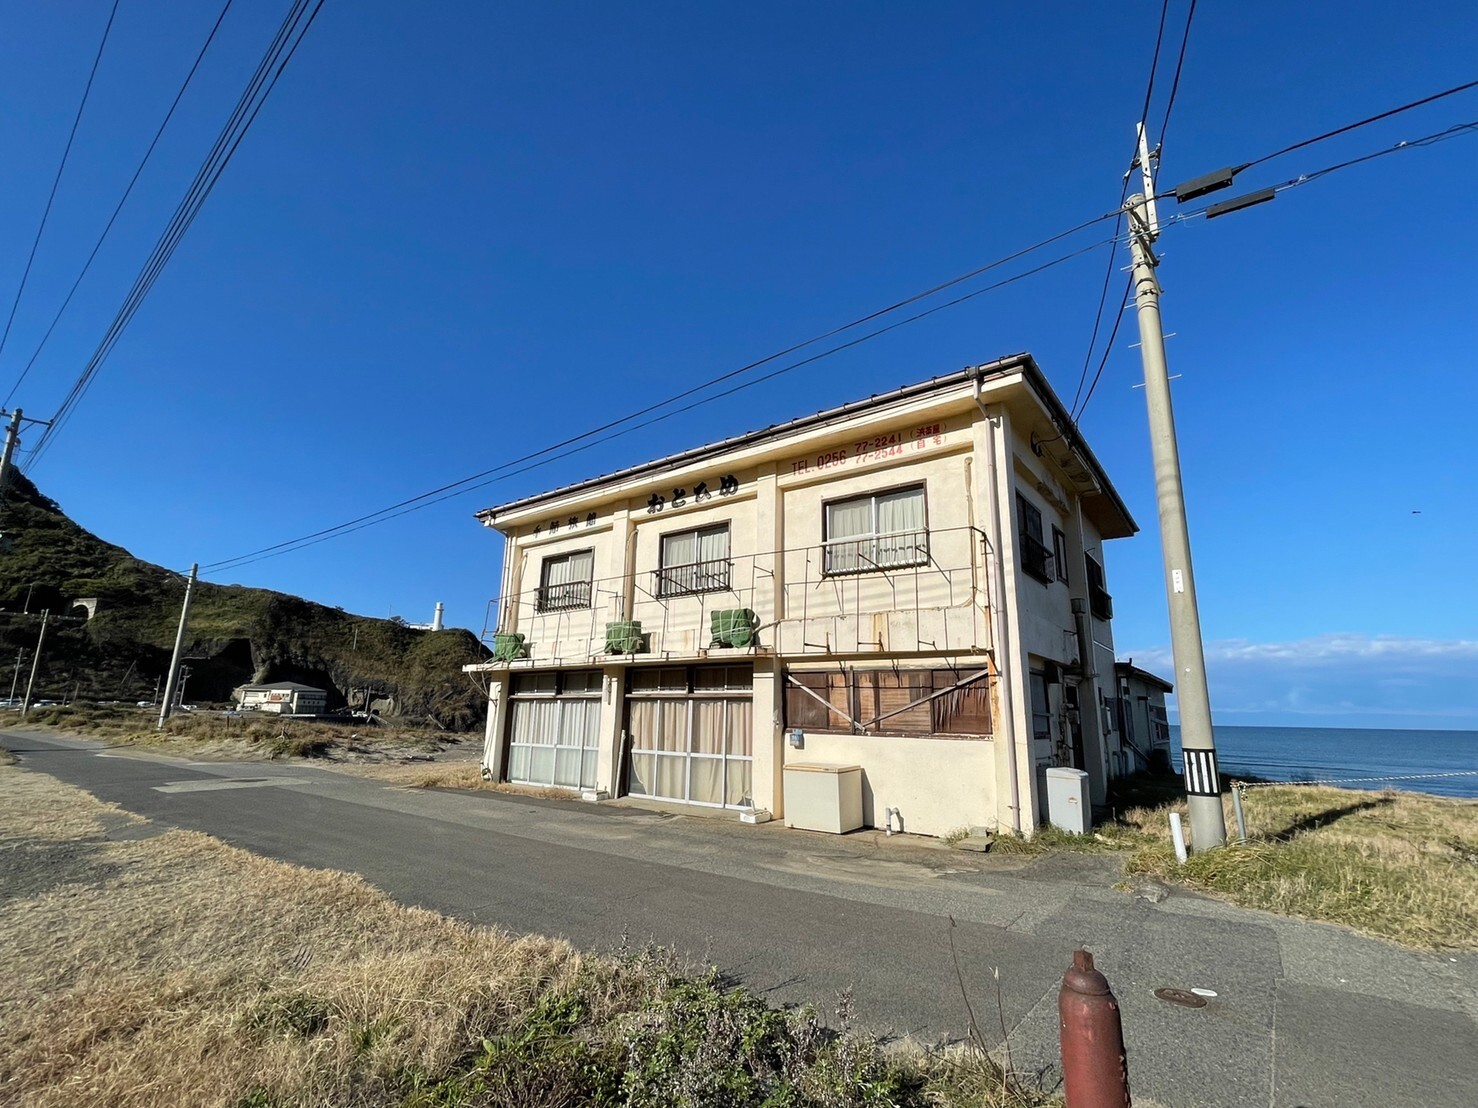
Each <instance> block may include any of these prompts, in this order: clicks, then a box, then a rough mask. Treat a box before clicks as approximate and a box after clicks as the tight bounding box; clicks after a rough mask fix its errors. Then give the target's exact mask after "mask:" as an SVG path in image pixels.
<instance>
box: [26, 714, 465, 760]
mask: <svg viewBox="0 0 1478 1108" xmlns="http://www.w3.org/2000/svg"><path fill="white" fill-rule="evenodd" d="M157 719H158V716H157V713H156V712H155V711H154V710H150V709H141V708H133V707H122V706H118V707H106V708H105V707H87V706H80V707H75V708H61V707H58V708H43V709H39V710H33V711H31V712H30V713H29V714H28V715H27V716H26V718H25V719H24V720H22V719H21V718H20V716H19V713H6V714H5V715H4V716H3V717H0V727H21V726H24V727H40V728H50V729H54V730H56V731H60V732H63V733H65V734H70V735H79V736H83V737H86V738H92V739H100V740H102V741H103V742H106V743H108V744H109V745H111V746H132V747H138V748H140V749H146V750H155V751H160V752H162V753H169V754H178V755H180V756H182V757H188V758H223V759H230V760H234V761H275V760H277V759H281V758H320V759H324V760H328V761H341V762H355V763H358V762H368V763H375V762H404V761H408V760H423V761H424V760H426V759H429V758H431V757H433V756H435V755H436V754H438V753H440V752H442V751H444V750H446V749H447V748H448V745H449V744H450V743H452V742H465V741H467V739H466V738H465V737H464V736H459V735H453V734H451V733H449V732H444V731H428V730H424V729H418V728H403V727H391V726H383V725H366V726H361V727H350V726H346V725H343V724H334V723H316V722H313V721H311V720H295V719H282V718H279V717H277V716H274V715H271V714H269V713H258V712H250V713H244V714H241V715H237V716H234V717H230V716H224V715H223V714H222V713H220V712H213V711H199V712H176V713H175V714H174V715H172V716H170V717H169V719H168V720H166V721H165V725H164V729H163V730H159V729H158V728H157V727H156V722H157Z"/></svg>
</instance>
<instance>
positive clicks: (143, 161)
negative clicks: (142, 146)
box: [0, 0, 233, 408]
mask: <svg viewBox="0 0 1478 1108" xmlns="http://www.w3.org/2000/svg"><path fill="white" fill-rule="evenodd" d="M232 2H233V0H226V3H225V5H224V6H222V8H221V13H220V15H218V16H216V21H215V24H214V25H213V26H212V27H211V29H210V34H208V35H207V36H206V37H205V43H204V45H202V46H201V47H200V52H199V53H198V54H196V55H195V63H194V64H193V65H191V66H190V72H188V73H187V74H185V80H184V82H183V83H182V84H181V85H180V89H179V91H178V92H177V93H175V97H174V100H173V101H172V102H171V103H170V105H169V110H168V111H167V112H165V113H164V120H163V122H161V123H160V124H159V129H158V130H157V131H155V132H154V138H153V140H152V141H150V143H149V148H148V149H147V150H145V151H144V156H143V157H142V158H140V159H139V164H138V166H137V168H135V169H134V171H133V176H132V177H131V178H130V179H129V182H128V185H127V187H125V188H124V190H123V195H122V196H120V197H119V198H118V204H117V206H116V207H114V209H113V214H112V215H110V216H109V217H108V222H107V224H106V225H104V227H103V230H102V233H101V234H99V235H98V238H97V242H96V243H94V244H93V247H92V252H91V253H90V254H88V255H87V260H86V261H85V262H83V263H82V269H81V271H80V272H79V273H78V274H77V279H76V280H75V281H73V282H72V287H71V289H69V290H68V292H67V295H66V297H65V298H64V299H63V300H62V303H61V307H59V308H57V310H56V314H55V315H54V316H52V317H51V324H50V325H49V326H48V327H47V328H46V333H45V334H44V335H42V336H41V341H40V342H39V343H37V344H36V349H35V350H34V351H32V352H31V357H30V359H29V360H28V361H27V362H26V365H25V368H24V369H22V370H21V373H20V376H19V377H18V378H17V379H16V382H15V384H13V385H11V386H10V391H9V392H8V393H6V394H5V399H4V400H3V401H0V408H8V407H9V406H10V401H11V398H12V397H14V396H15V394H16V390H18V389H19V388H20V387H21V385H22V383H24V381H25V379H26V376H27V375H28V374H29V373H30V372H31V367H32V366H34V365H35V364H36V359H37V358H39V357H40V356H41V351H42V350H44V349H45V347H46V344H47V342H48V341H50V339H51V335H52V332H53V331H55V330H56V326H57V324H58V323H59V322H61V318H62V315H63V314H64V313H65V312H66V310H67V307H68V306H69V305H70V304H71V303H72V297H74V296H75V295H76V294H77V289H78V288H79V287H80V286H81V285H82V279H83V278H84V277H86V276H87V273H88V270H90V269H91V268H92V263H93V262H94V261H95V260H96V259H97V256H98V251H100V250H101V249H102V246H103V242H104V240H106V239H107V237H108V233H109V232H110V231H112V230H113V224H114V223H116V222H117V220H118V214H119V213H120V212H122V211H123V206H124V205H125V204H126V203H128V198H129V197H130V196H131V195H132V194H133V187H134V185H136V184H138V182H139V177H140V176H141V175H142V174H143V172H144V167H145V166H146V165H148V164H149V159H150V158H151V157H152V156H153V154H154V148H155V147H157V146H158V145H159V140H160V139H161V138H162V137H163V136H164V130H165V128H166V127H168V126H169V122H170V120H171V119H173V118H174V113H175V109H176V108H178V107H179V106H180V101H181V100H182V99H183V98H184V95H185V90H186V89H188V88H189V87H190V82H191V81H193V80H194V78H195V73H196V71H197V70H198V69H199V68H200V63H201V62H202V61H203V60H204V59H205V54H206V51H207V50H209V49H210V45H211V43H212V42H214V41H215V37H216V32H217V31H219V30H220V29H221V23H222V22H223V21H224V20H225V18H226V13H227V12H228V11H230V10H231V4H232Z"/></svg>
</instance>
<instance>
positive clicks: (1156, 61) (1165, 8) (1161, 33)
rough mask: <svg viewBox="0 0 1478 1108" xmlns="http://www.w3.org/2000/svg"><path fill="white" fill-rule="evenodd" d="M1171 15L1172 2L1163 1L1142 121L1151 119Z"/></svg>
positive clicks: (1145, 91)
mask: <svg viewBox="0 0 1478 1108" xmlns="http://www.w3.org/2000/svg"><path fill="white" fill-rule="evenodd" d="M1169 13H1170V0H1161V3H1160V26H1159V29H1158V30H1156V31H1155V52H1154V54H1153V55H1152V56H1151V57H1150V79H1149V81H1147V82H1146V83H1145V87H1144V107H1143V108H1141V109H1140V110H1139V118H1140V119H1148V118H1149V117H1150V99H1151V98H1152V97H1153V96H1154V93H1155V71H1156V70H1157V69H1159V68H1160V44H1161V43H1162V42H1163V41H1164V39H1165V17H1166V16H1167V15H1168V14H1169Z"/></svg>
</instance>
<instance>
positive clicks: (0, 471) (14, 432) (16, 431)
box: [0, 408, 25, 495]
mask: <svg viewBox="0 0 1478 1108" xmlns="http://www.w3.org/2000/svg"><path fill="white" fill-rule="evenodd" d="M23 418H25V417H23V416H22V415H21V410H20V409H19V408H17V409H16V410H15V411H14V412H12V413H11V416H10V426H9V427H7V428H6V429H5V453H4V454H0V495H4V493H5V483H6V482H7V481H9V480H10V459H11V458H12V457H14V456H15V444H16V443H18V442H20V437H21V420H22V419H23Z"/></svg>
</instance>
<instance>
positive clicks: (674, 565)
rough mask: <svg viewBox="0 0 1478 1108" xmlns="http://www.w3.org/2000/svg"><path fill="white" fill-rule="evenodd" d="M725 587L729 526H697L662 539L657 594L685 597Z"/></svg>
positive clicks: (727, 577)
mask: <svg viewBox="0 0 1478 1108" xmlns="http://www.w3.org/2000/svg"><path fill="white" fill-rule="evenodd" d="M728 587H729V525H728V524H727V523H720V524H718V525H716V526H714V527H698V528H696V529H694V530H692V531H678V532H676V533H675V534H671V535H663V536H662V565H661V568H660V569H659V570H657V595H658V596H659V597H663V596H687V595H689V594H691V593H700V592H722V591H723V590H725V589H727V588H728Z"/></svg>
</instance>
